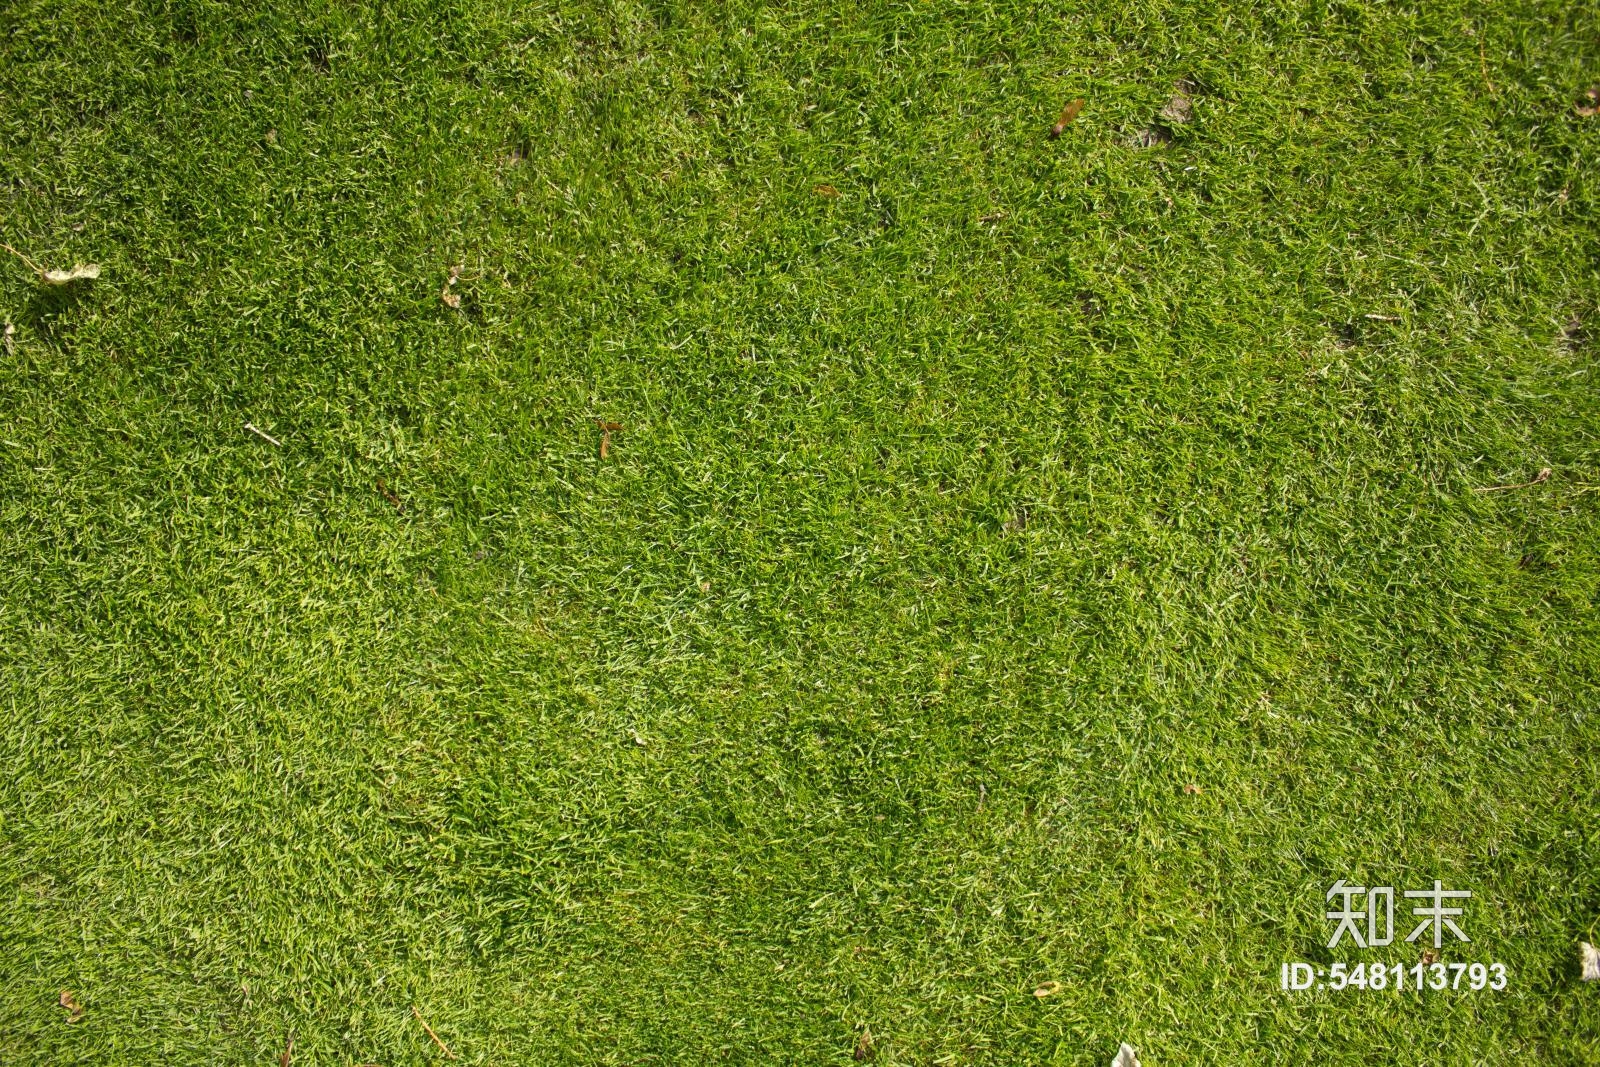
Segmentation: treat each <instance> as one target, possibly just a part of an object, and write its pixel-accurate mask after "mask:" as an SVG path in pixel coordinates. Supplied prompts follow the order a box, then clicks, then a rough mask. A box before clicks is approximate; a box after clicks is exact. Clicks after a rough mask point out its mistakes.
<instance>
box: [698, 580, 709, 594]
mask: <svg viewBox="0 0 1600 1067" xmlns="http://www.w3.org/2000/svg"><path fill="white" fill-rule="evenodd" d="M700 591H701V592H702V593H709V592H711V583H710V582H701V583H700Z"/></svg>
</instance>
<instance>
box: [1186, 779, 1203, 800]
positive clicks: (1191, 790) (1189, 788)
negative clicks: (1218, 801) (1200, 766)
mask: <svg viewBox="0 0 1600 1067" xmlns="http://www.w3.org/2000/svg"><path fill="white" fill-rule="evenodd" d="M1183 791H1184V792H1185V793H1187V794H1189V795H1190V796H1192V797H1197V796H1199V795H1200V794H1201V793H1204V792H1205V790H1204V789H1201V788H1200V787H1199V786H1197V785H1195V784H1194V783H1193V782H1190V783H1189V784H1188V785H1186V786H1184V787H1183Z"/></svg>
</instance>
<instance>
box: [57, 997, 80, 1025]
mask: <svg viewBox="0 0 1600 1067" xmlns="http://www.w3.org/2000/svg"><path fill="white" fill-rule="evenodd" d="M61 1006H62V1007H63V1008H66V1009H67V1022H69V1023H75V1022H77V1021H78V1020H79V1019H81V1018H83V1005H82V1004H79V1003H78V998H77V997H75V996H73V995H72V990H70V989H63V990H62V991H61Z"/></svg>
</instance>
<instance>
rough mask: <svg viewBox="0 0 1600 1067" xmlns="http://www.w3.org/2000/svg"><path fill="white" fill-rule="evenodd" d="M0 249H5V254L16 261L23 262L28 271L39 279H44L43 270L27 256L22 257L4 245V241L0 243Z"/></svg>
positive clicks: (19, 253)
mask: <svg viewBox="0 0 1600 1067" xmlns="http://www.w3.org/2000/svg"><path fill="white" fill-rule="evenodd" d="M0 248H3V249H5V250H6V251H7V252H10V253H11V254H12V255H14V256H16V257H17V258H18V259H20V260H22V262H24V263H26V264H27V265H28V269H29V270H31V271H33V273H35V274H37V275H39V277H41V278H42V277H44V271H43V269H41V268H40V266H39V264H37V263H35V262H34V261H33V260H31V259H29V258H28V257H27V256H25V255H23V254H22V253H21V252H18V251H17V250H16V249H15V248H12V247H11V246H10V245H8V244H6V243H5V242H4V241H0Z"/></svg>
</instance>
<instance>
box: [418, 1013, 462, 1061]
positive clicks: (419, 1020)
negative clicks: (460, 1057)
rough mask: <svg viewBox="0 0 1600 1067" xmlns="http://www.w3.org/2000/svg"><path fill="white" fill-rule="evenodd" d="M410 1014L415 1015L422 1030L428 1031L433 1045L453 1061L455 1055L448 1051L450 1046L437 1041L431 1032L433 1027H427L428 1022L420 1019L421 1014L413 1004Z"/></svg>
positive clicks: (437, 1037) (434, 1034) (435, 1035)
mask: <svg viewBox="0 0 1600 1067" xmlns="http://www.w3.org/2000/svg"><path fill="white" fill-rule="evenodd" d="M411 1014H412V1015H415V1016H416V1017H417V1022H419V1023H421V1024H422V1028H423V1029H424V1030H426V1031H428V1036H429V1037H431V1038H433V1043H434V1044H435V1045H438V1046H439V1048H440V1049H441V1050H443V1052H444V1054H445V1055H446V1056H448V1057H449V1058H450V1059H452V1060H453V1059H455V1058H456V1054H455V1053H454V1052H451V1051H450V1046H449V1045H447V1044H445V1043H444V1042H443V1041H440V1040H439V1035H438V1034H436V1033H434V1032H433V1027H431V1026H429V1025H428V1020H426V1019H424V1018H423V1017H422V1013H421V1012H420V1011H418V1010H417V1006H416V1005H415V1004H413V1005H411Z"/></svg>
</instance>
